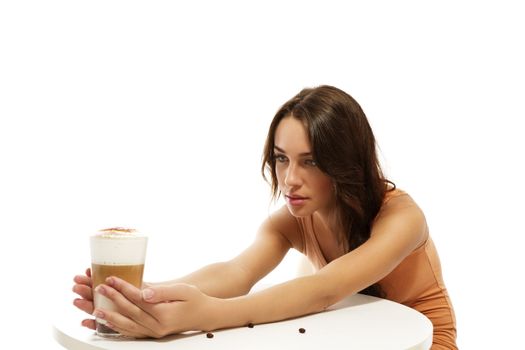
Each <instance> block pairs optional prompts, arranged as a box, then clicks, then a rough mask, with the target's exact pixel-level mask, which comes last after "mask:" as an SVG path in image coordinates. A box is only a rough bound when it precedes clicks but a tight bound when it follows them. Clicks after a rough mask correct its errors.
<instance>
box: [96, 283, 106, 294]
mask: <svg viewBox="0 0 525 350" xmlns="http://www.w3.org/2000/svg"><path fill="white" fill-rule="evenodd" d="M95 292H97V293H100V294H102V295H106V289H105V288H104V287H103V286H102V285H99V286H98V287H97V288H95Z"/></svg>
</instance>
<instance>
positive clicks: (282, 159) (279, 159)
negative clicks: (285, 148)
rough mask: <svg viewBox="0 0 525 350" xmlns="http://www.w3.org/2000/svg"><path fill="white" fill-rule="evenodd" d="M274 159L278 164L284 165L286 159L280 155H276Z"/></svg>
mask: <svg viewBox="0 0 525 350" xmlns="http://www.w3.org/2000/svg"><path fill="white" fill-rule="evenodd" d="M274 159H275V160H276V161H277V162H279V163H284V162H286V157H285V156H283V155H282V154H276V155H275V157H274Z"/></svg>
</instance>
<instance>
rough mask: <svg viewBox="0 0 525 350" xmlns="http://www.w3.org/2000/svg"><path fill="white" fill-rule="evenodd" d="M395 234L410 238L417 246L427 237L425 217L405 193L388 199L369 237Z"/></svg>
mask: <svg viewBox="0 0 525 350" xmlns="http://www.w3.org/2000/svg"><path fill="white" fill-rule="evenodd" d="M388 232H396V233H398V234H404V235H408V236H411V238H412V240H414V241H417V242H418V245H420V244H422V243H424V242H425V240H426V239H427V237H428V227H427V222H426V218H425V215H424V213H423V211H422V210H421V208H420V207H419V205H418V204H417V203H416V202H415V201H414V199H413V198H412V197H411V196H410V195H408V194H407V193H405V192H401V193H399V194H395V195H393V196H392V197H391V198H388V199H387V200H386V201H385V202H384V204H383V206H382V207H381V210H380V211H379V213H378V215H377V217H376V219H375V220H374V223H373V225H372V232H371V236H373V235H377V234H380V235H382V234H388Z"/></svg>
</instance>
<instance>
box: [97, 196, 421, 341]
mask: <svg viewBox="0 0 525 350" xmlns="http://www.w3.org/2000/svg"><path fill="white" fill-rule="evenodd" d="M412 203H413V202H412ZM383 209H384V210H382V211H381V213H380V215H378V217H377V219H376V220H375V222H374V225H373V228H372V232H371V236H370V239H368V240H367V241H366V242H365V243H364V244H362V245H361V246H360V247H358V248H357V249H354V250H353V251H351V252H350V253H348V254H346V255H344V256H342V257H340V258H338V259H336V260H334V261H332V262H330V263H329V264H328V265H326V266H325V267H324V268H322V269H321V270H319V271H318V272H317V273H315V274H313V275H310V276H305V277H300V278H296V279H293V280H290V281H288V282H285V283H282V284H278V285H275V286H273V287H270V288H268V289H265V290H262V291H260V292H256V293H251V294H248V295H245V296H241V297H236V298H229V299H220V298H214V297H210V296H207V295H205V294H203V293H202V292H200V291H199V290H198V289H197V288H196V287H193V286H190V285H185V284H174V285H172V286H159V287H151V288H149V289H146V290H144V291H142V292H141V291H140V290H139V289H137V288H134V287H132V286H130V285H128V284H127V283H126V282H124V281H122V280H118V279H114V280H113V282H114V283H113V285H112V287H108V286H102V288H104V292H105V294H106V295H107V296H108V297H109V298H110V299H112V300H113V301H114V303H115V304H116V305H117V307H118V309H119V311H120V312H121V313H116V312H106V313H105V315H103V316H104V317H105V318H106V319H107V321H108V322H109V324H110V326H112V327H113V328H114V329H116V330H117V331H119V332H121V333H123V334H127V335H131V336H135V337H156V338H158V337H162V336H164V335H167V334H173V333H180V332H184V331H188V330H203V331H209V330H214V329H220V328H229V327H238V326H244V325H247V324H249V323H254V324H258V323H267V322H273V321H279V320H283V319H288V318H292V317H297V316H303V315H307V314H311V313H316V312H320V311H323V310H325V309H326V308H327V307H329V306H330V305H333V304H335V303H336V302H338V301H340V300H341V299H343V298H344V297H346V296H348V295H351V294H354V293H357V292H359V291H360V290H362V289H364V288H366V287H367V286H369V285H371V284H373V283H376V282H378V281H379V280H381V279H382V278H383V277H385V276H386V275H388V274H389V273H390V272H391V271H392V270H393V269H394V268H395V267H396V266H397V265H398V264H399V263H400V262H401V261H402V260H403V259H404V258H405V257H406V256H408V255H409V254H410V253H411V252H412V251H413V250H414V249H416V248H417V247H418V246H420V245H421V244H422V243H424V241H425V240H426V238H427V234H428V233H427V227H426V221H425V218H424V215H423V213H422V212H421V210H420V209H419V207H417V205H415V204H413V205H411V204H410V203H409V204H408V205H407V202H406V201H401V203H398V204H392V205H390V206H387V207H385V208H383ZM148 290H150V291H153V296H152V297H151V298H149V299H147V298H145V296H147V294H146V293H147V292H148ZM96 311H97V310H95V312H96ZM97 317H98V316H97Z"/></svg>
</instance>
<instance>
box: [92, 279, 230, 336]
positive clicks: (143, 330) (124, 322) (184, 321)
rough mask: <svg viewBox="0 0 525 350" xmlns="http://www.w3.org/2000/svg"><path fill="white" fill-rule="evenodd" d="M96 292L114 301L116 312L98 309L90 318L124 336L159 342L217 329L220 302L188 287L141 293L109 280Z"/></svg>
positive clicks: (152, 287)
mask: <svg viewBox="0 0 525 350" xmlns="http://www.w3.org/2000/svg"><path fill="white" fill-rule="evenodd" d="M97 292H99V293H101V294H103V295H105V296H106V297H107V298H109V299H110V300H111V301H113V303H114V304H115V306H116V310H117V311H110V310H102V309H100V310H99V309H97V310H95V311H94V313H93V314H94V315H96V317H99V318H102V319H104V320H106V321H107V322H108V324H107V326H108V327H110V328H112V329H114V330H116V331H118V332H119V333H121V334H123V335H126V336H131V337H134V338H148V337H153V338H161V337H164V336H166V335H168V334H174V333H180V332H185V331H189V330H203V331H207V330H212V329H215V328H218V327H220V324H219V323H218V321H219V320H220V318H219V317H218V315H219V307H220V304H221V303H220V299H217V298H213V297H210V296H207V295H206V294H204V293H202V292H201V291H200V290H199V289H198V288H197V287H195V286H192V285H189V284H184V283H176V284H172V285H160V286H151V287H148V288H146V289H144V290H142V291H141V290H140V289H138V288H136V287H134V286H132V285H131V284H129V283H127V282H126V281H124V280H122V279H120V278H117V277H110V278H108V279H107V280H106V284H105V285H100V286H98V287H97Z"/></svg>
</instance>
